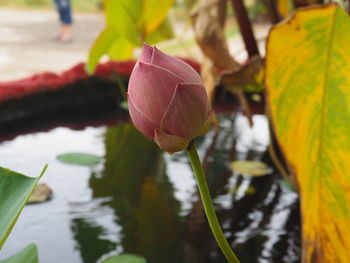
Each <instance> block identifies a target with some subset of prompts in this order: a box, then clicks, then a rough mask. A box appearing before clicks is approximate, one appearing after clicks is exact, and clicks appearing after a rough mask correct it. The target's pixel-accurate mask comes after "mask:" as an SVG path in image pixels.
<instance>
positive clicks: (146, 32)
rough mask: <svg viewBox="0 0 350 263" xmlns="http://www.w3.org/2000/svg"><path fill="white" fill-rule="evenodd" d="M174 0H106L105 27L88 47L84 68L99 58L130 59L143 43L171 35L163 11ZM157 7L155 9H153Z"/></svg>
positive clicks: (94, 65)
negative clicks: (136, 48) (89, 48)
mask: <svg viewBox="0 0 350 263" xmlns="http://www.w3.org/2000/svg"><path fill="white" fill-rule="evenodd" d="M173 2H174V0H162V1H159V0H143V1H141V0H134V1H130V0H119V1H115V0H106V1H105V2H104V3H105V16H106V27H105V29H104V30H103V31H102V32H101V33H100V35H99V36H98V37H97V39H96V41H95V42H94V44H93V45H92V47H91V50H90V53H89V58H88V62H87V71H88V72H89V73H92V72H93V71H94V70H95V67H96V65H97V63H98V61H99V59H100V58H101V57H102V56H103V55H104V54H108V55H109V57H110V59H112V60H127V59H130V58H131V56H132V53H133V51H134V49H135V47H141V46H142V44H143V42H147V43H148V44H155V43H157V42H159V41H162V40H165V39H169V38H171V37H173V31H172V27H171V24H170V21H169V19H167V13H168V10H169V8H170V7H171V6H172V4H173ZM155 6H157V8H154V7H155Z"/></svg>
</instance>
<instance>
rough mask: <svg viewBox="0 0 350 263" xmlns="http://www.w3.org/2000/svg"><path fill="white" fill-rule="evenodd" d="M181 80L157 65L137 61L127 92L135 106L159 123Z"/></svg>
mask: <svg viewBox="0 0 350 263" xmlns="http://www.w3.org/2000/svg"><path fill="white" fill-rule="evenodd" d="M181 81H182V80H181V79H180V78H178V77H177V76H175V75H174V74H172V73H171V72H169V71H167V70H166V69H163V68H161V67H159V66H155V65H151V64H148V63H143V62H138V63H137V64H136V66H135V68H134V69H133V72H132V74H131V76H130V80H129V87H128V93H129V96H130V97H131V98H132V100H133V102H134V104H135V105H136V106H137V108H138V109H139V110H140V111H142V113H144V114H145V115H146V116H147V117H148V118H149V119H151V120H153V121H154V122H155V123H156V124H159V125H160V122H161V120H162V118H163V115H164V113H165V111H166V109H167V107H168V105H169V103H170V101H171V98H172V97H173V94H174V91H175V88H176V85H177V84H178V83H179V82H181Z"/></svg>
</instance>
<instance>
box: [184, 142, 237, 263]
mask: <svg viewBox="0 0 350 263" xmlns="http://www.w3.org/2000/svg"><path fill="white" fill-rule="evenodd" d="M186 152H187V155H188V158H189V159H190V161H191V165H192V169H193V171H194V174H195V177H196V180H197V185H198V188H199V193H200V195H201V198H202V203H203V206H204V211H205V214H206V215H207V219H208V222H209V225H210V228H211V230H212V232H213V234H214V237H215V239H216V242H217V243H218V245H219V247H220V249H221V251H222V253H224V255H225V257H226V259H227V261H228V262H229V263H239V260H238V258H237V257H236V255H235V253H234V252H233V251H232V249H231V247H230V245H229V244H228V242H227V240H226V238H225V236H224V233H223V232H222V229H221V227H220V224H219V221H218V218H217V216H216V213H215V210H214V206H213V202H212V200H211V197H210V192H209V188H208V184H207V181H206V179H205V174H204V170H203V167H202V164H201V161H200V160H199V157H198V153H197V149H196V146H195V144H194V141H192V142H191V143H190V144H189V146H188V147H187V149H186Z"/></svg>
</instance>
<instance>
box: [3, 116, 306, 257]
mask: <svg viewBox="0 0 350 263" xmlns="http://www.w3.org/2000/svg"><path fill="white" fill-rule="evenodd" d="M254 121H255V123H256V126H255V128H254V129H249V128H248V125H247V120H246V119H245V117H243V116H242V115H239V114H238V115H232V114H221V115H220V116H219V125H220V130H219V132H218V133H215V132H214V131H209V132H208V133H207V134H206V136H204V137H202V138H198V140H197V145H198V148H199V152H200V156H201V159H202V160H203V162H204V167H205V170H206V173H207V179H208V183H209V187H210V189H211V193H212V196H213V199H214V204H215V208H216V210H217V213H218V217H219V220H220V222H221V225H222V227H223V230H224V233H225V235H226V237H227V239H228V240H229V242H230V244H231V245H232V246H233V247H234V250H235V251H236V253H237V255H238V257H239V258H240V259H241V262H242V263H243V262H252V263H254V262H261V263H265V262H277V263H279V262H299V259H300V257H299V255H300V222H299V221H300V220H299V200H298V197H297V195H296V194H295V193H294V192H293V191H291V190H289V189H288V188H287V187H286V186H285V184H284V183H283V181H282V179H281V177H280V176H279V175H278V173H277V172H276V170H275V169H274V167H273V166H272V164H271V162H270V160H269V157H268V155H267V153H266V146H267V144H268V143H269V142H268V140H269V135H268V131H267V121H266V119H265V117H264V116H262V115H256V116H255V117H254ZM66 152H86V153H92V154H97V155H100V156H104V160H103V162H102V163H101V164H100V165H98V166H96V167H92V168H88V167H80V166H74V165H67V164H64V163H60V162H59V161H58V160H57V159H56V156H57V155H59V154H62V153H66ZM0 159H1V165H2V166H4V167H8V168H11V169H14V170H16V171H19V172H22V173H26V174H29V175H32V176H35V175H37V174H39V172H40V170H41V168H42V166H43V165H44V164H45V163H48V164H49V169H48V171H47V173H46V174H45V175H44V178H43V179H42V181H43V182H45V183H47V184H48V185H49V186H50V187H51V188H52V189H53V192H54V195H53V198H52V200H50V201H48V202H46V203H42V204H38V205H29V206H26V207H25V209H24V211H23V213H22V215H21V217H20V219H19V220H18V223H17V225H16V227H15V228H14V230H13V233H12V234H11V235H10V237H9V239H8V241H7V242H6V243H5V246H4V248H3V250H2V251H1V252H0V258H5V257H7V256H9V255H11V254H13V253H15V252H16V251H18V250H20V249H21V248H23V247H24V246H25V245H26V244H28V243H31V242H33V243H36V244H37V245H38V248H39V256H40V262H42V263H46V262H48V263H51V262H52V263H56V262H57V263H61V262H72V263H75V262H77V263H79V262H87V263H89V262H91V263H94V262H98V261H99V260H101V258H104V257H106V256H108V255H112V254H117V253H134V254H138V255H141V256H144V257H146V258H147V262H149V263H197V262H198V263H222V262H225V259H224V258H223V256H222V254H221V252H220V251H219V250H218V248H217V245H216V243H215V242H214V240H213V237H212V235H211V232H210V229H209V227H208V224H207V222H206V219H205V215H204V211H203V208H202V205H201V203H200V201H199V197H198V193H197V189H196V185H195V181H194V177H193V174H192V171H191V169H190V165H189V163H188V160H187V157H186V156H185V154H184V153H182V152H181V153H176V154H174V155H171V156H170V155H168V154H165V153H163V152H161V151H160V150H159V149H158V148H157V147H156V146H155V144H154V143H153V142H150V141H148V140H147V139H145V138H144V137H143V136H142V135H140V134H139V133H138V132H137V131H136V130H135V129H134V128H133V126H132V125H131V124H130V123H126V124H122V125H118V126H109V127H106V126H103V127H98V128H87V129H85V130H82V131H73V130H70V129H67V128H56V129H54V130H51V131H49V132H46V133H36V134H31V135H22V136H18V137H17V138H15V139H14V140H12V141H7V142H3V143H1V144H0ZM236 159H240V160H245V159H254V160H260V161H264V162H267V163H268V164H269V165H270V168H271V169H270V170H271V172H270V173H269V174H267V175H264V176H260V177H252V176H249V175H239V174H236V173H234V172H232V171H231V170H230V168H229V164H230V162H232V161H233V160H236Z"/></svg>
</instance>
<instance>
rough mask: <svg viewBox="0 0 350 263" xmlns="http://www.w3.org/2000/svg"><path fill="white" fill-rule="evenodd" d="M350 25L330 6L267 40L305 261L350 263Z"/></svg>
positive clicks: (277, 124)
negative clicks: (293, 178) (299, 212)
mask: <svg viewBox="0 0 350 263" xmlns="http://www.w3.org/2000/svg"><path fill="white" fill-rule="evenodd" d="M349 32H350V19H349V16H348V14H347V13H346V12H345V11H344V10H343V9H341V8H340V7H339V6H337V5H336V4H330V5H327V6H323V7H317V8H309V9H304V10H300V11H298V12H297V13H296V14H295V15H294V16H293V17H292V18H291V19H289V20H288V21H286V22H284V23H282V24H279V25H277V26H276V27H275V28H273V30H272V31H271V33H270V36H269V39H268V45H267V58H266V76H265V77H266V85H267V91H268V103H269V107H270V112H271V118H272V122H273V125H274V128H275V132H276V136H277V139H278V141H279V144H280V146H281V148H282V150H283V152H284V153H285V156H286V159H287V161H288V162H289V164H290V167H291V168H292V172H293V173H294V175H295V176H296V180H297V183H298V187H299V190H300V195H301V210H302V220H303V227H302V230H303V249H304V251H303V262H316V263H319V262H332V263H333V262H344V263H345V262H346V263H347V262H350V253H349V251H350V191H349V189H350V176H349V171H350V132H349V127H350V126H349V123H350V74H349V72H350V49H349V43H350V34H349Z"/></svg>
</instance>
